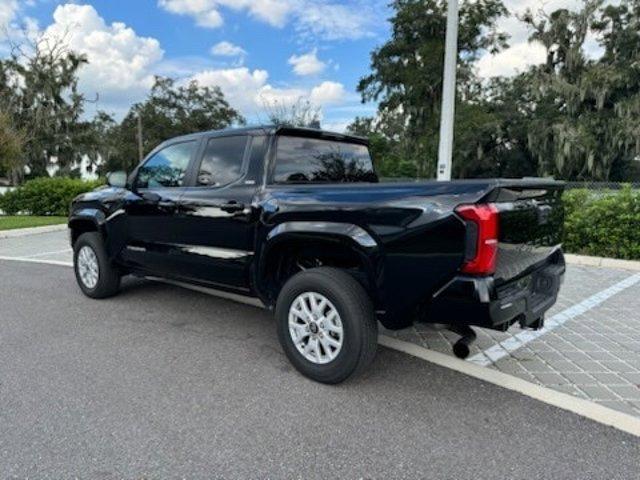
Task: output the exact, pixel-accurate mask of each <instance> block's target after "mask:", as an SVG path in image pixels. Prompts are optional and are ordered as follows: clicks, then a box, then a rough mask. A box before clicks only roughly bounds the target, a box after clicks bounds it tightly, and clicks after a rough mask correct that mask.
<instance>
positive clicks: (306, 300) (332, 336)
mask: <svg viewBox="0 0 640 480" xmlns="http://www.w3.org/2000/svg"><path fill="white" fill-rule="evenodd" d="M289 334H290V335H291V339H292V340H293V344H294V345H295V346H296V348H297V349H298V351H299V352H300V353H301V354H302V356H303V357H304V358H306V359H307V360H309V361H310V362H313V363H315V364H318V365H323V364H326V363H329V362H331V361H332V360H334V359H335V358H336V357H337V356H338V354H339V353H340V350H341V349H342V344H343V343H344V332H343V328H342V321H341V320H340V314H339V313H338V309H337V308H336V307H335V306H334V305H333V303H331V302H330V301H329V299H328V298H327V297H325V296H324V295H322V294H320V293H316V292H305V293H302V294H300V295H298V297H297V298H296V299H295V300H294V301H293V302H292V303H291V307H289Z"/></svg>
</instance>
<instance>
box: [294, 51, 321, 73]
mask: <svg viewBox="0 0 640 480" xmlns="http://www.w3.org/2000/svg"><path fill="white" fill-rule="evenodd" d="M289 65H293V71H294V72H295V74H296V75H301V76H305V75H317V74H319V73H321V72H322V71H323V70H324V69H325V67H326V66H327V65H326V63H324V62H323V61H321V60H319V59H318V49H317V48H315V49H313V50H312V51H311V52H309V53H305V54H304V55H292V56H291V58H289Z"/></svg>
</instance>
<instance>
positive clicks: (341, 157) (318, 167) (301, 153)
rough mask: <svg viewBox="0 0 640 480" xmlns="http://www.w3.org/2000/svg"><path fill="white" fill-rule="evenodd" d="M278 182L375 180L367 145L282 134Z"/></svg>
mask: <svg viewBox="0 0 640 480" xmlns="http://www.w3.org/2000/svg"><path fill="white" fill-rule="evenodd" d="M273 179H274V181H275V182H276V183H323V182H331V183H343V182H376V181H377V177H376V174H375V172H374V170H373V164H372V161H371V156H370V155H369V149H368V148H367V146H366V145H360V144H357V143H347V142H340V141H336V140H322V139H316V138H305V137H289V136H279V137H278V146H277V151H276V168H275V172H274V177H273Z"/></svg>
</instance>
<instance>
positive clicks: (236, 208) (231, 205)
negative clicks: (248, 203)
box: [220, 200, 244, 213]
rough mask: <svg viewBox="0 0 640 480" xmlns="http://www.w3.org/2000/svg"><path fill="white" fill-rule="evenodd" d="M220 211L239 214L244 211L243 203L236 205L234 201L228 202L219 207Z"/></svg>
mask: <svg viewBox="0 0 640 480" xmlns="http://www.w3.org/2000/svg"><path fill="white" fill-rule="evenodd" d="M220 210H222V211H223V212H227V213H234V212H240V211H242V210H244V203H238V202H236V201H235V200H230V201H229V202H228V203H225V204H222V205H220Z"/></svg>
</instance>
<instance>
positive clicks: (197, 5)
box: [158, 0, 224, 28]
mask: <svg viewBox="0 0 640 480" xmlns="http://www.w3.org/2000/svg"><path fill="white" fill-rule="evenodd" d="M158 5H160V7H162V8H163V9H165V10H166V11H168V12H171V13H176V14H178V15H189V16H191V17H193V18H194V19H195V20H196V23H197V24H198V25H199V26H201V27H207V28H217V27H220V26H222V24H223V23H224V21H223V20H222V15H220V13H219V12H218V10H217V4H216V2H215V1H214V0H159V1H158Z"/></svg>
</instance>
